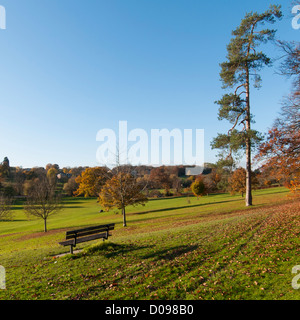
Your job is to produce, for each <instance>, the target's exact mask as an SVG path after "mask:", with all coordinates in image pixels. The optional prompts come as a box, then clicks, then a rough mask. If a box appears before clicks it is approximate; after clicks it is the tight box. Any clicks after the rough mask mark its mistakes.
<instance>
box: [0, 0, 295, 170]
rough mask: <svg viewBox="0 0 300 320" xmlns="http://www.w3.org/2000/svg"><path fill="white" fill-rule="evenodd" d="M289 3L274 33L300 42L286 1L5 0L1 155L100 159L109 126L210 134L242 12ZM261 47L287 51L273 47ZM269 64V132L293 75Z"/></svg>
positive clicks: (19, 160)
mask: <svg viewBox="0 0 300 320" xmlns="http://www.w3.org/2000/svg"><path fill="white" fill-rule="evenodd" d="M271 3H275V4H282V5H283V13H284V18H283V19H282V21H280V22H278V23H277V24H276V26H275V28H276V29H278V34H277V36H278V38H280V39H284V40H298V39H299V35H300V30H294V29H293V28H292V27H291V20H292V15H291V4H290V3H289V1H284V3H283V1H282V0H281V1H277V2H274V1H267V0H254V1H241V0H227V1H224V0H216V1H200V0H105V1H104V0H86V1H79V0H42V1H41V0H0V5H3V6H4V7H5V8H6V14H7V29H6V30H0V43H1V46H0V47H1V50H0V70H1V72H0V114H1V118H0V159H3V158H4V157H5V156H7V157H8V158H9V159H10V163H11V165H13V166H23V167H24V168H25V167H33V166H45V165H46V164H47V163H57V164H59V165H60V167H64V166H80V165H82V166H85V165H87V166H96V165H97V160H96V151H97V148H98V146H99V142H97V141H96V134H97V132H98V131H99V130H101V129H104V128H111V129H114V130H116V131H117V128H118V123H119V121H121V120H126V121H128V127H129V130H131V129H135V128H142V129H144V130H146V131H147V132H150V130H151V129H162V128H167V129H169V130H171V129H174V128H179V129H182V130H183V129H193V130H195V129H204V130H205V161H208V162H214V161H216V154H217V151H212V150H211V149H210V142H211V140H212V138H213V137H215V136H216V134H217V132H220V133H222V132H223V133H224V132H226V131H227V130H228V128H229V124H228V123H226V122H225V121H223V122H220V121H218V120H217V113H218V106H217V105H215V104H214V101H216V100H218V99H219V98H220V97H221V96H222V95H223V94H224V93H225V92H224V90H222V89H221V82H220V80H219V72H220V67H219V63H221V62H223V61H225V57H226V45H227V44H228V42H229V41H230V38H231V31H232V30H233V29H235V28H236V27H237V26H238V25H239V23H240V21H241V19H242V18H243V17H244V15H245V13H246V12H249V11H259V12H262V11H265V10H266V9H267V8H268V7H269V4H271ZM265 51H266V52H267V53H268V54H269V55H270V56H271V57H278V56H280V55H281V53H280V51H279V50H278V49H276V48H275V47H274V46H271V45H267V46H266V47H265ZM275 70H276V69H275V68H272V69H264V71H263V72H262V77H263V84H262V88H261V89H260V90H259V91H253V96H252V100H251V101H252V112H253V114H254V115H255V120H256V124H255V125H254V128H255V129H257V130H259V131H262V132H266V131H267V128H268V127H270V126H271V125H272V123H273V121H274V119H275V117H276V116H277V114H278V112H279V110H280V106H281V105H280V102H281V101H282V98H283V96H284V95H286V94H288V92H289V89H290V81H289V80H287V79H285V78H283V77H281V76H279V75H276V74H275Z"/></svg>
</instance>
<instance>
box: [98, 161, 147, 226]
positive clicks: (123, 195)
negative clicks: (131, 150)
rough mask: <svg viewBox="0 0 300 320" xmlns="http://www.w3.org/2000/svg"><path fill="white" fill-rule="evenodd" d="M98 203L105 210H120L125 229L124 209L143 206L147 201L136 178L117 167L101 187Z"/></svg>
mask: <svg viewBox="0 0 300 320" xmlns="http://www.w3.org/2000/svg"><path fill="white" fill-rule="evenodd" d="M98 201H99V203H100V205H101V206H103V207H104V208H105V209H106V210H110V209H111V208H117V209H119V210H122V215H123V226H124V227H126V226H127V222H126V207H127V206H130V205H131V206H137V205H140V204H141V205H145V203H146V202H147V201H148V199H147V197H146V196H145V195H144V193H143V187H142V186H141V184H140V183H139V182H137V178H136V177H135V176H134V175H133V174H132V173H131V172H129V171H128V170H124V169H123V168H122V167H118V168H117V169H116V170H115V173H114V175H113V177H112V178H110V179H108V180H107V181H106V183H105V184H104V186H103V187H102V189H101V191H100V193H99V199H98Z"/></svg>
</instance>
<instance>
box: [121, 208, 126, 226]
mask: <svg viewBox="0 0 300 320" xmlns="http://www.w3.org/2000/svg"><path fill="white" fill-rule="evenodd" d="M122 215H123V227H127V224H126V214H125V208H122Z"/></svg>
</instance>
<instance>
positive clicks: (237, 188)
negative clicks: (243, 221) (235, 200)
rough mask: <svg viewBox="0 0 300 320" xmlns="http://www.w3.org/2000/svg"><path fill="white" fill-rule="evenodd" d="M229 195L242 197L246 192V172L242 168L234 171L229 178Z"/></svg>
mask: <svg viewBox="0 0 300 320" xmlns="http://www.w3.org/2000/svg"><path fill="white" fill-rule="evenodd" d="M229 186H230V193H231V194H235V193H240V194H241V195H242V197H243V196H244V193H245V192H246V170H245V169H244V168H238V169H236V170H235V171H234V172H233V174H232V176H231V177H230V178H229Z"/></svg>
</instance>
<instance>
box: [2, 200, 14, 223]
mask: <svg viewBox="0 0 300 320" xmlns="http://www.w3.org/2000/svg"><path fill="white" fill-rule="evenodd" d="M11 203H12V201H11V199H9V198H7V197H5V196H4V195H0V220H9V219H11V217H12V215H11Z"/></svg>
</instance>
